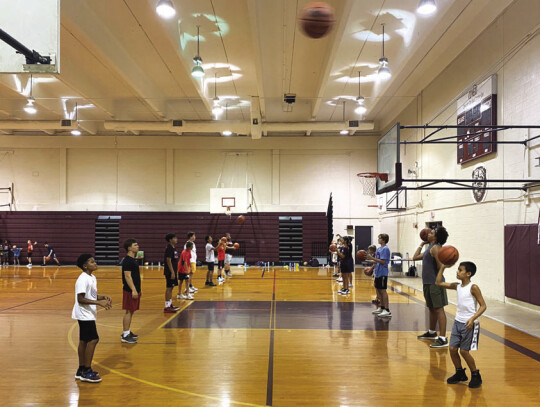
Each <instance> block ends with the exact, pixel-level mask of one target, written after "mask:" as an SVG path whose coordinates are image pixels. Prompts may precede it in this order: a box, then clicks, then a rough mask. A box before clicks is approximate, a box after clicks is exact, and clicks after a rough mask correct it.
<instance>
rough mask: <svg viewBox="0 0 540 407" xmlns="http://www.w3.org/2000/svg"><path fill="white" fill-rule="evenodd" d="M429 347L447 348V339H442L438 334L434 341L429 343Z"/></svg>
mask: <svg viewBox="0 0 540 407" xmlns="http://www.w3.org/2000/svg"><path fill="white" fill-rule="evenodd" d="M429 347H430V348H447V347H448V339H443V338H441V337H440V336H439V337H438V338H437V340H436V341H435V342H433V343H432V344H431V345H429Z"/></svg>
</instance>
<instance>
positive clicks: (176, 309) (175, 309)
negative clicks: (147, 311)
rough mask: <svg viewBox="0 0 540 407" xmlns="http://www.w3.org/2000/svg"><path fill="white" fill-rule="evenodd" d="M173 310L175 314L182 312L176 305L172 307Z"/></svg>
mask: <svg viewBox="0 0 540 407" xmlns="http://www.w3.org/2000/svg"><path fill="white" fill-rule="evenodd" d="M171 308H172V309H173V310H174V312H176V311H180V308H179V307H175V306H174V305H171ZM137 338H138V336H137Z"/></svg>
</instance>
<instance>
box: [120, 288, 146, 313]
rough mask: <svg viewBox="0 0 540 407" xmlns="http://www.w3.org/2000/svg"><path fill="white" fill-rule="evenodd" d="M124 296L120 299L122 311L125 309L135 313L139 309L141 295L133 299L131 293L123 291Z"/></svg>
mask: <svg viewBox="0 0 540 407" xmlns="http://www.w3.org/2000/svg"><path fill="white" fill-rule="evenodd" d="M123 293H124V296H123V297H122V309H125V310H127V311H137V310H138V309H139V306H140V305H141V294H142V293H139V297H137V299H134V298H133V296H132V295H131V291H123Z"/></svg>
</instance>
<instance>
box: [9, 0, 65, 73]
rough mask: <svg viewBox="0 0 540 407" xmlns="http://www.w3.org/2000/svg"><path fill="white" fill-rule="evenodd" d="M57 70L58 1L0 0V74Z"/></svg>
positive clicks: (58, 41) (58, 69)
mask: <svg viewBox="0 0 540 407" xmlns="http://www.w3.org/2000/svg"><path fill="white" fill-rule="evenodd" d="M23 72H26V73H59V72H60V0H0V73H23Z"/></svg>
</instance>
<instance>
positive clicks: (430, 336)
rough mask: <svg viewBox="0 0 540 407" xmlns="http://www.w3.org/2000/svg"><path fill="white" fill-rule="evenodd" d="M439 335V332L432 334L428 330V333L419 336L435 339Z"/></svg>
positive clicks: (419, 337)
mask: <svg viewBox="0 0 540 407" xmlns="http://www.w3.org/2000/svg"><path fill="white" fill-rule="evenodd" d="M438 337H439V335H437V332H433V333H432V334H430V333H429V331H426V333H423V334H422V335H418V336H417V338H418V339H430V340H432V341H434V340H435V339H437V338H438Z"/></svg>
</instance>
